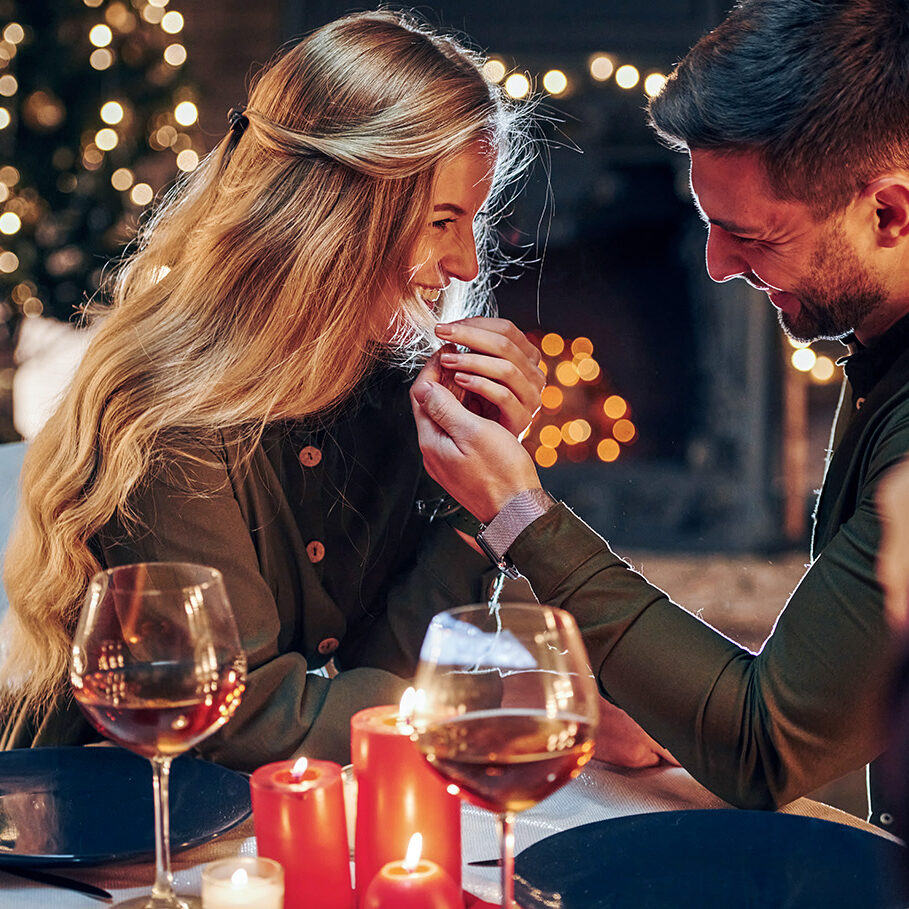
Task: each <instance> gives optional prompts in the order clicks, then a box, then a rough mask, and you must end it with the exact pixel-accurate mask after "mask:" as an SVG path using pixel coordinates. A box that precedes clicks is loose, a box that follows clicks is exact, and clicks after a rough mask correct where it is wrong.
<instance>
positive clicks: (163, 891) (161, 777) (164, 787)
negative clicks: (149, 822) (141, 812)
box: [151, 757, 174, 905]
mask: <svg viewBox="0 0 909 909" xmlns="http://www.w3.org/2000/svg"><path fill="white" fill-rule="evenodd" d="M170 760H171V759H170V758H161V757H153V758H152V759H151V765H152V782H153V784H154V787H155V885H154V886H153V887H152V893H151V895H152V903H151V904H152V905H155V904H156V903H158V902H160V903H161V904H162V905H171V904H173V901H174V876H173V875H172V874H171V870H170V805H169V802H168V791H169V790H168V783H169V780H170Z"/></svg>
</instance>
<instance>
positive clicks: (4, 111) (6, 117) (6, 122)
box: [0, 107, 10, 129]
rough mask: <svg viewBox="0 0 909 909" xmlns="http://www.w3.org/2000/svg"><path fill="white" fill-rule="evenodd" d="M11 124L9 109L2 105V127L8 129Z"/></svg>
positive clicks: (0, 120) (0, 117)
mask: <svg viewBox="0 0 909 909" xmlns="http://www.w3.org/2000/svg"><path fill="white" fill-rule="evenodd" d="M9 124H10V115H9V111H8V110H7V109H6V108H5V107H0V129H6V127H7V126H9Z"/></svg>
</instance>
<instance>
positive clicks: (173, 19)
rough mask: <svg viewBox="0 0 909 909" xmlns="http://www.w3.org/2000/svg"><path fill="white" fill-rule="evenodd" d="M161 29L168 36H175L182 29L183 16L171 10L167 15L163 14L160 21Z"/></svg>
mask: <svg viewBox="0 0 909 909" xmlns="http://www.w3.org/2000/svg"><path fill="white" fill-rule="evenodd" d="M161 28H163V29H164V31H166V32H167V34H168V35H176V34H177V32H179V31H181V30H182V28H183V16H181V15H180V13H178V12H177V11H176V10H173V9H172V10H171V11H170V12H169V13H165V14H164V16H163V18H162V19H161Z"/></svg>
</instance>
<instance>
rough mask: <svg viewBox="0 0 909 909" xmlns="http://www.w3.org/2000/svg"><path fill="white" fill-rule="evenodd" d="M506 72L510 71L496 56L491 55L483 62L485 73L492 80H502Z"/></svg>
mask: <svg viewBox="0 0 909 909" xmlns="http://www.w3.org/2000/svg"><path fill="white" fill-rule="evenodd" d="M506 72H508V70H507V69H506V68H505V64H504V63H503V62H502V61H501V60H497V59H496V58H495V57H490V58H489V59H488V60H487V61H486V62H485V63H484V64H483V75H484V76H485V77H486V78H487V79H488V80H489V81H490V82H501V81H502V80H503V79H504V78H505V73H506Z"/></svg>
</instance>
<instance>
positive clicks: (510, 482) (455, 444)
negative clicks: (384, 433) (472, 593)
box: [410, 358, 540, 522]
mask: <svg viewBox="0 0 909 909" xmlns="http://www.w3.org/2000/svg"><path fill="white" fill-rule="evenodd" d="M433 359H435V358H432V359H430V361H429V362H428V363H427V364H426V366H425V367H424V368H423V371H422V372H421V373H420V376H419V378H418V379H417V381H416V382H414V384H413V387H412V388H411V390H410V403H411V406H412V408H413V414H414V420H415V421H416V424H417V435H418V436H419V441H420V450H421V451H422V453H423V464H424V465H425V467H426V472H427V473H428V474H429V475H430V476H431V477H432V478H433V479H434V480H435V481H436V482H437V483H438V484H439V485H440V486H442V487H443V488H444V489H445V490H446V491H447V492H449V493H450V494H451V495H452V496H453V497H454V498H455V499H456V500H457V501H458V502H459V503H460V504H461V505H463V506H464V507H465V508H466V509H467V510H468V511H469V512H470V513H471V514H473V515H475V516H476V517H477V518H479V519H480V520H481V521H485V522H488V521H491V520H492V519H493V517H495V515H497V514H498V513H499V511H500V510H501V509H502V506H503V505H504V504H505V503H506V502H507V501H508V500H509V499H510V498H512V497H513V496H515V495H517V494H518V493H519V492H523V491H524V490H525V489H539V488H540V480H539V477H538V476H537V472H536V469H535V467H534V464H533V459H532V458H531V457H530V455H529V454H528V453H527V450H526V449H525V448H524V446H523V445H522V444H521V443H520V442H519V441H518V440H517V438H515V436H514V435H513V434H512V433H511V432H509V430H507V429H505V427H503V426H500V425H499V424H498V423H494V422H493V421H492V420H487V419H485V418H484V417H479V416H477V415H476V414H475V413H472V412H471V411H469V410H467V409H466V408H465V407H463V406H462V405H461V403H460V402H459V401H458V399H457V397H455V395H453V394H452V393H451V392H450V391H449V390H448V389H447V388H445V387H444V386H443V385H442V384H441V383H440V381H439V379H438V375H439V367H438V363H435V364H433V362H432V360H433Z"/></svg>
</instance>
